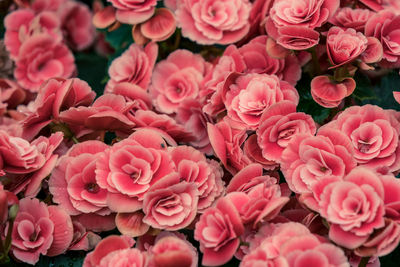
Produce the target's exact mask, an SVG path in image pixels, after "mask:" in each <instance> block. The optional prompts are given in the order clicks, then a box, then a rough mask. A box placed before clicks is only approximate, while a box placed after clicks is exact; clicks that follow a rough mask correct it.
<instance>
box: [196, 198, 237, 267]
mask: <svg viewBox="0 0 400 267" xmlns="http://www.w3.org/2000/svg"><path fill="white" fill-rule="evenodd" d="M243 232H244V227H243V223H242V221H241V219H240V215H239V212H238V211H237V210H236V208H235V206H234V205H233V203H231V202H230V201H229V200H228V199H227V198H221V199H219V200H218V201H217V204H216V205H215V207H210V208H208V209H207V210H206V211H205V212H204V213H203V214H202V215H201V216H200V220H199V221H198V222H197V223H196V227H195V231H194V238H195V239H196V240H197V241H199V242H200V251H201V252H202V253H203V261H202V264H203V265H206V266H218V265H223V264H225V263H227V262H228V261H229V260H230V259H231V258H232V257H233V255H234V254H235V252H236V250H237V249H238V247H239V243H240V241H239V237H240V236H241V235H242V234H243Z"/></svg>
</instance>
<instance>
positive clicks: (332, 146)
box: [281, 129, 356, 193]
mask: <svg viewBox="0 0 400 267" xmlns="http://www.w3.org/2000/svg"><path fill="white" fill-rule="evenodd" d="M281 160H282V161H281V170H282V172H283V174H284V176H285V179H286V181H287V183H288V185H289V187H290V189H291V190H292V191H294V192H295V193H308V192H313V188H312V186H313V184H315V183H316V182H318V181H320V180H323V179H326V178H330V177H332V176H333V177H337V178H338V179H342V178H343V177H344V176H345V175H346V174H348V173H349V172H350V171H351V170H352V169H353V168H354V167H355V166H356V162H355V159H354V158H353V148H352V144H351V141H350V139H349V138H348V137H347V136H346V135H345V134H344V133H342V132H340V131H338V130H336V131H335V130H333V129H320V130H319V132H318V134H317V136H310V135H308V134H299V135H297V136H295V137H293V138H292V140H291V141H290V143H289V144H288V146H287V147H286V148H285V150H284V151H283V153H282V159H281Z"/></svg>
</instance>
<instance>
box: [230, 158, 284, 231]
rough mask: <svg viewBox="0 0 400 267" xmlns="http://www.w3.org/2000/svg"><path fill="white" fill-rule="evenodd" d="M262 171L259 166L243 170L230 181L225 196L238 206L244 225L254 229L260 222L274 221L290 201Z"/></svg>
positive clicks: (275, 181) (275, 182) (277, 185)
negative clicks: (249, 225)
mask: <svg viewBox="0 0 400 267" xmlns="http://www.w3.org/2000/svg"><path fill="white" fill-rule="evenodd" d="M262 170H263V168H262V166H261V165H259V164H251V165H248V166H247V167H245V168H244V169H242V170H241V171H240V172H238V173H237V174H236V175H235V176H234V177H233V178H232V180H231V181H230V183H229V185H228V187H227V191H228V195H226V196H225V198H228V199H229V200H230V201H231V202H232V203H233V204H234V205H235V206H236V209H237V210H238V211H239V214H240V216H241V219H242V221H243V223H244V224H252V226H253V227H254V228H255V227H256V225H257V224H258V223H260V222H264V221H269V220H272V219H273V218H274V217H275V216H276V215H277V214H278V213H279V212H280V210H281V209H282V207H283V206H284V205H285V204H286V203H287V202H288V201H289V198H288V196H284V195H283V194H282V193H281V189H280V186H279V184H278V183H277V180H276V179H275V178H272V177H270V176H268V175H264V176H263V175H262Z"/></svg>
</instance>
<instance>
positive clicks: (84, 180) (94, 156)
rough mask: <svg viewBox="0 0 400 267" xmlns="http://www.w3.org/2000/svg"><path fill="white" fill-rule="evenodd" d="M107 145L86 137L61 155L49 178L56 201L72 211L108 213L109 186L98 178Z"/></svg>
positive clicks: (68, 211) (67, 210) (72, 213)
mask: <svg viewBox="0 0 400 267" xmlns="http://www.w3.org/2000/svg"><path fill="white" fill-rule="evenodd" d="M105 149H107V145H106V144H104V143H102V142H100V141H95V140H91V141H86V142H82V143H79V144H76V145H74V146H73V147H72V148H71V149H70V150H69V151H68V152H67V153H66V154H65V155H64V156H62V157H61V158H60V160H59V161H58V163H57V166H56V167H55V169H54V170H53V172H52V175H51V177H50V179H49V190H50V193H51V194H52V195H53V201H54V202H55V203H58V204H59V206H60V207H62V208H63V209H64V210H65V211H66V212H67V213H68V214H70V215H79V214H82V213H97V214H99V215H107V214H109V213H110V210H109V209H108V207H107V194H108V192H107V190H105V189H102V188H100V187H99V185H98V183H97V182H96V173H95V171H96V162H97V161H98V159H99V156H100V153H102V152H103V151H104V150H105Z"/></svg>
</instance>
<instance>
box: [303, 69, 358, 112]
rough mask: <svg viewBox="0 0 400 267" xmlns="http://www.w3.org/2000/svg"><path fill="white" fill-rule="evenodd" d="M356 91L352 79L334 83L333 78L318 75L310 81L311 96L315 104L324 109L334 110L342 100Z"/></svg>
mask: <svg viewBox="0 0 400 267" xmlns="http://www.w3.org/2000/svg"><path fill="white" fill-rule="evenodd" d="M354 89H356V82H355V81H354V79H353V78H345V79H344V80H343V81H342V82H336V81H334V80H333V77H331V76H328V75H320V76H317V77H315V78H313V79H312V81H311V96H312V98H313V99H314V101H315V102H317V103H318V104H319V105H321V106H323V107H325V108H334V107H337V106H339V105H340V103H341V102H342V101H343V99H344V98H346V97H348V96H350V95H351V94H352V93H353V92H354Z"/></svg>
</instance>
